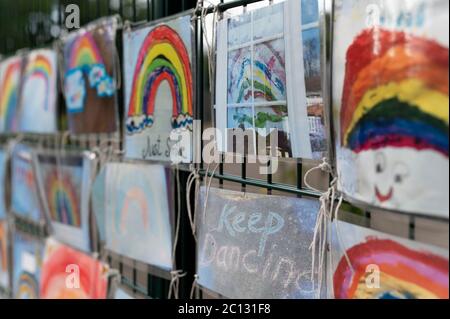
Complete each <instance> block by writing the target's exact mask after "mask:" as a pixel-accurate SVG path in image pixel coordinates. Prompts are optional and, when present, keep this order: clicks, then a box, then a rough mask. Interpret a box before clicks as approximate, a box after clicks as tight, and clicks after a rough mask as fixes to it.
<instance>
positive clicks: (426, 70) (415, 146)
mask: <svg viewBox="0 0 450 319" xmlns="http://www.w3.org/2000/svg"><path fill="white" fill-rule="evenodd" d="M369 4H370V5H374V6H377V8H378V9H379V17H375V18H376V19H375V20H374V21H375V22H376V23H377V24H376V25H375V26H373V25H372V24H369V25H368V24H367V21H366V19H365V17H366V15H367V12H366V8H367V6H368V5H369ZM447 11H448V2H447V1H430V2H424V1H420V0H412V1H410V2H409V3H408V6H406V5H405V4H404V3H403V2H398V3H397V2H395V3H392V5H391V3H390V2H389V4H388V1H386V0H378V1H377V2H376V4H374V3H373V2H372V1H369V0H360V1H358V2H356V3H352V4H351V5H350V1H349V0H344V1H342V2H340V3H338V4H336V21H335V23H336V26H337V28H338V29H339V30H346V31H345V32H336V33H335V37H334V39H335V41H334V44H333V50H334V52H333V57H334V61H333V64H332V65H333V79H334V81H333V90H332V91H333V107H334V112H335V114H336V116H334V117H333V118H334V119H335V123H334V127H335V134H336V139H335V142H336V169H337V174H338V175H339V177H340V181H339V183H338V185H339V190H340V191H341V192H343V193H344V194H345V195H346V196H347V197H348V198H350V199H354V200H357V201H361V202H365V203H367V204H369V205H371V206H374V207H380V208H384V209H389V210H395V211H401V212H406V213H415V214H421V215H434V216H441V217H447V218H448V212H449V202H448V191H449V183H448V178H445V177H444V176H448V175H449V174H448V172H449V160H448V156H449V134H448V130H449V95H448V94H449V64H448V57H449V50H448V32H442V29H445V30H447V29H448V28H442V25H445V24H447V25H448V15H447V14H446V12H447ZM350 17H352V18H350ZM405 17H409V18H408V19H407V20H408V21H406V20H405ZM431 17H433V18H431ZM372 18H373V17H372ZM378 18H379V21H378ZM375 22H374V23H375Z"/></svg>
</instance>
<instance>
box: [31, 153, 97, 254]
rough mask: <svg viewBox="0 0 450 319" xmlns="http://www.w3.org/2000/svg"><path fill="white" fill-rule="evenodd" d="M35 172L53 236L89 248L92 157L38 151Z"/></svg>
mask: <svg viewBox="0 0 450 319" xmlns="http://www.w3.org/2000/svg"><path fill="white" fill-rule="evenodd" d="M36 157H37V159H36V162H37V163H36V168H37V169H36V171H37V172H38V174H37V175H38V176H37V177H38V183H39V184H38V185H39V189H40V196H41V198H42V202H43V204H44V208H45V211H46V213H47V216H48V218H49V220H50V222H51V226H52V229H53V233H54V237H55V238H56V239H58V240H60V241H62V242H64V243H67V244H70V245H72V246H73V247H76V248H78V249H81V250H83V251H90V238H89V194H90V187H91V182H92V169H93V167H92V165H93V163H92V160H91V157H90V154H89V153H86V154H67V155H65V156H61V155H59V154H42V153H39V154H37V156H36Z"/></svg>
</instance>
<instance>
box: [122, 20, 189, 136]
mask: <svg viewBox="0 0 450 319" xmlns="http://www.w3.org/2000/svg"><path fill="white" fill-rule="evenodd" d="M163 81H167V82H168V83H169V86H170V90H171V94H172V101H173V102H172V103H173V107H172V108H173V113H172V122H173V126H174V127H175V126H186V125H185V124H189V123H177V122H176V121H177V118H178V117H179V116H180V115H181V116H189V117H190V116H192V115H193V102H192V101H193V100H192V99H193V93H192V90H193V87H192V71H191V64H190V58H189V53H188V51H187V49H186V47H185V45H184V43H183V40H182V39H181V37H180V36H179V35H178V34H177V33H176V32H175V31H174V30H173V29H171V28H170V27H168V26H165V25H163V26H159V27H156V28H154V29H153V30H152V31H151V32H150V33H149V34H148V35H147V37H146V38H145V40H144V43H143V45H142V47H141V49H140V51H139V55H138V60H137V63H136V68H135V71H134V77H133V84H132V88H131V92H132V95H131V99H130V104H129V108H128V117H134V116H140V115H146V116H148V117H150V118H152V117H153V114H154V111H155V99H156V93H157V91H158V88H159V86H160V84H161V83H162V82H163ZM152 124H153V120H151V121H150V122H149V123H148V126H151V125H152Z"/></svg>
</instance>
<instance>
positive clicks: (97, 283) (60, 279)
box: [40, 239, 108, 299]
mask: <svg viewBox="0 0 450 319" xmlns="http://www.w3.org/2000/svg"><path fill="white" fill-rule="evenodd" d="M68 265H77V266H79V267H78V269H79V275H80V277H79V278H80V280H79V287H68V286H67V285H66V282H67V280H66V279H67V272H66V269H67V266H68ZM107 270H108V268H107V267H106V266H105V265H103V264H102V263H101V262H100V261H98V260H96V259H94V258H92V257H90V256H88V255H85V254H83V253H80V252H79V251H77V250H75V249H72V248H70V247H69V246H65V245H62V244H60V243H58V242H57V241H55V240H54V239H48V240H47V243H46V248H45V254H44V261H43V264H42V275H41V281H40V297H41V298H42V299H106V294H107V288H108V273H107Z"/></svg>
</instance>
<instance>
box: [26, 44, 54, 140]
mask: <svg viewBox="0 0 450 319" xmlns="http://www.w3.org/2000/svg"><path fill="white" fill-rule="evenodd" d="M21 92H22V93H21V103H20V105H21V107H20V124H19V127H20V131H21V132H30V133H53V132H55V131H56V130H57V125H56V124H57V123H56V116H57V111H56V101H57V94H58V91H57V57H56V53H55V52H54V51H53V50H50V49H40V50H34V51H31V52H30V53H29V54H28V55H27V57H26V63H25V67H24V74H23V84H22V90H21Z"/></svg>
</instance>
